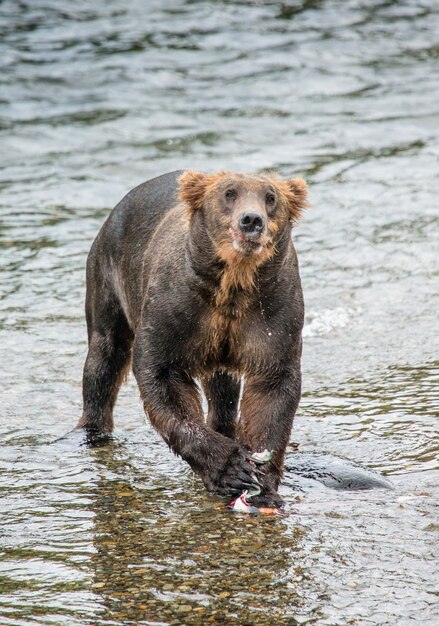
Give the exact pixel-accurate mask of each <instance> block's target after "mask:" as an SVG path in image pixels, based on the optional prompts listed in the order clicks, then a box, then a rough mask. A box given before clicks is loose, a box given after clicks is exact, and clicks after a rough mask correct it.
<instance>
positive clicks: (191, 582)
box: [91, 447, 312, 624]
mask: <svg viewBox="0 0 439 626" xmlns="http://www.w3.org/2000/svg"><path fill="white" fill-rule="evenodd" d="M93 457H94V460H95V462H96V463H97V465H98V473H99V475H100V477H99V480H98V482H97V485H96V497H95V500H94V502H93V504H92V507H91V508H92V510H93V511H94V513H95V517H94V541H93V543H94V547H95V553H94V555H93V556H92V559H91V566H92V571H93V584H92V589H93V590H94V591H96V593H98V594H100V595H101V597H102V603H103V606H104V607H105V612H104V614H103V615H102V616H101V619H103V620H104V621H105V620H109V621H111V620H118V621H120V620H122V621H124V620H142V623H143V621H145V622H146V623H150V622H151V623H152V622H154V623H156V622H160V623H161V622H164V623H187V624H201V623H204V622H205V620H207V621H214V622H215V623H236V624H254V623H258V624H272V623H278V624H291V623H293V622H294V620H295V617H296V615H300V614H302V612H303V610H304V600H303V592H302V591H301V586H302V585H301V581H302V580H303V579H304V578H309V575H310V574H309V572H304V571H303V569H302V566H301V556H300V551H301V543H302V541H303V534H304V529H303V527H301V526H300V525H297V524H294V522H293V523H292V524H291V520H290V523H287V522H286V521H285V520H283V519H276V518H269V517H267V518H261V517H248V516H245V515H243V516H240V515H233V514H231V513H227V512H225V509H224V504H222V503H220V502H217V503H214V502H210V503H209V502H206V496H205V494H204V492H203V490H202V489H201V488H200V487H198V488H197V487H195V486H194V484H193V483H191V482H190V481H189V480H186V481H185V483H183V484H181V483H179V484H178V485H175V487H174V489H173V488H172V485H171V484H170V481H169V480H168V481H167V482H168V485H167V487H166V488H165V487H164V486H163V481H159V480H154V479H151V477H149V479H148V485H147V486H145V485H144V486H143V487H142V488H139V487H138V486H135V485H134V484H133V482H132V481H130V480H127V479H126V476H127V474H133V476H135V475H136V474H138V469H136V468H133V467H127V464H126V459H125V458H124V457H123V454H120V450H119V451H118V449H117V448H114V447H109V448H101V449H97V450H94V451H93ZM109 474H111V478H109ZM145 482H146V481H145ZM194 495H195V497H196V502H195V503H194ZM310 584H311V586H312V583H310V580H308V581H307V583H306V585H307V587H308V586H310ZM207 618H209V619H207ZM175 620H177V621H175ZM178 620H180V621H178Z"/></svg>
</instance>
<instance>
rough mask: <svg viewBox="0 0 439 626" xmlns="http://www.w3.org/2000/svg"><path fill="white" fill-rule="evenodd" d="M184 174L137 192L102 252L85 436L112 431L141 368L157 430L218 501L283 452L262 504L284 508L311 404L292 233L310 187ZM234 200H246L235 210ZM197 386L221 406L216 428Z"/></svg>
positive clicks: (96, 252) (91, 273)
mask: <svg viewBox="0 0 439 626" xmlns="http://www.w3.org/2000/svg"><path fill="white" fill-rule="evenodd" d="M177 174H178V173H172V174H167V175H164V176H163V177H159V178H158V179H154V180H153V181H149V182H148V183H145V184H144V185H141V186H139V188H136V189H135V190H133V191H132V192H130V194H128V196H126V198H125V199H124V200H123V201H122V202H121V203H120V205H118V206H117V207H116V208H115V209H114V211H113V213H112V214H111V215H110V218H109V219H108V221H107V223H106V224H105V225H104V227H103V228H102V229H101V232H100V233H99V235H98V237H97V239H96V241H95V242H94V244H93V247H92V250H91V252H90V255H89V260H88V266H87V307H86V308H87V323H88V329H89V354H88V357H87V361H86V365H85V368H84V384H83V394H84V414H83V417H82V419H81V421H80V423H79V426H80V427H84V428H86V429H87V431H93V432H94V431H101V432H110V431H111V430H112V427H113V421H112V410H113V405H114V402H115V400H116V397H117V392H118V389H119V386H120V384H121V382H122V378H123V376H124V375H125V373H126V371H127V368H128V367H129V365H130V362H131V357H132V363H133V371H134V374H135V376H136V379H137V382H138V385H139V388H140V392H141V397H142V400H143V403H144V407H145V410H146V412H147V413H148V415H149V417H150V420H151V423H152V424H153V426H154V427H155V428H156V429H157V430H158V432H160V434H161V435H162V436H163V438H164V439H165V441H166V442H167V443H168V445H169V446H170V447H171V448H172V449H173V450H174V451H175V452H176V453H178V454H180V455H181V456H182V458H184V459H185V460H186V461H187V462H188V463H189V464H190V465H191V467H192V468H193V469H194V471H196V472H197V473H199V474H200V476H201V477H202V479H203V481H204V483H205V485H206V487H207V488H208V489H209V490H211V491H217V492H220V493H221V492H224V493H226V492H227V490H230V489H232V490H233V489H236V490H238V491H239V487H238V484H239V480H238V478H237V476H238V475H239V474H242V471H244V470H243V467H244V465H242V464H243V463H244V458H245V449H246V448H247V449H248V448H251V449H252V450H255V451H256V450H258V451H261V450H262V449H264V448H265V447H268V448H269V449H272V450H273V452H274V455H273V459H272V461H271V463H270V464H269V467H268V468H267V472H266V477H265V478H264V490H263V494H262V496H261V498H262V499H263V500H262V501H263V502H265V503H268V504H270V503H271V504H272V503H273V502H274V501H277V500H276V498H277V496H276V490H277V487H278V484H279V480H280V477H281V475H282V467H283V459H284V452H285V448H286V445H287V443H288V438H289V434H290V430H291V425H292V419H293V415H294V412H295V410H296V408H297V404H298V401H299V398H300V353H301V337H300V334H301V328H302V324H303V302H302V295H301V288H300V279H299V275H298V269H297V260H296V256H295V252H294V248H293V246H292V243H291V240H290V229H291V226H292V225H293V224H294V223H295V222H297V220H298V219H299V218H300V215H301V212H302V210H303V208H304V207H305V206H306V194H307V188H306V183H305V181H304V180H303V179H301V178H294V179H289V180H281V179H279V178H278V177H277V176H275V175H274V174H269V175H265V174H261V175H257V176H253V175H244V174H235V173H232V172H225V171H223V172H218V173H215V174H203V173H200V172H193V171H185V172H183V173H181V174H179V175H177ZM162 181H163V182H162ZM174 185H178V187H177V188H175V187H174ZM230 187H236V188H237V189H238V191H239V193H238V195H237V198H236V199H235V200H234V201H233V202H231V203H229V204H228V201H226V200H225V194H226V192H227V189H229V188H230ZM174 188H175V189H176V191H177V189H178V193H176V194H175V197H174V198H175V199H174V200H173V201H172V194H173V193H174V191H173V190H174ZM268 192H270V193H271V192H272V193H273V195H274V196H275V207H274V209H273V208H272V209H270V208H269V207H268V205H267V204H266V202H268V201H266V198H267V193H268ZM154 194H155V195H154ZM154 198H157V199H156V200H154ZM145 207H147V208H145ZM161 207H163V208H161ZM248 210H253V211H254V210H257V211H258V212H259V213H260V214H261V215H262V216H263V217H264V220H265V226H264V230H263V232H262V233H261V234H260V237H259V238H258V239H257V240H255V241H254V242H250V243H248V241H247V240H246V239H244V240H243V241H244V243H242V242H241V239H240V238H239V237H240V233H239V232H238V230H237V228H238V227H237V224H238V219H239V217H240V215H243V212H245V211H248ZM250 244H251V245H250ZM236 246H237V247H236ZM241 376H244V377H245V385H244V392H243V395H242V403H241V419H240V422H239V424H237V412H238V399H239V383H238V381H239V379H240V377H241ZM194 377H199V378H200V379H201V382H202V386H203V389H204V391H205V393H206V396H207V398H208V401H209V415H208V422H207V426H206V425H205V423H204V417H203V413H202V408H201V403H200V397H199V392H198V388H197V386H196V384H195V382H194ZM235 435H236V436H235ZM264 498H265V500H264Z"/></svg>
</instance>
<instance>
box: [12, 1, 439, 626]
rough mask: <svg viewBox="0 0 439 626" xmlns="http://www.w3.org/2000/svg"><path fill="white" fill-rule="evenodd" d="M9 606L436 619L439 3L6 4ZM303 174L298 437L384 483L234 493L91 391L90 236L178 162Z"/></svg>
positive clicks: (297, 619) (86, 616) (401, 621)
mask: <svg viewBox="0 0 439 626" xmlns="http://www.w3.org/2000/svg"><path fill="white" fill-rule="evenodd" d="M0 50H1V54H0V64H1V72H0V146H1V149H0V186H1V196H0V244H1V247H0V254H1V257H0V271H1V283H0V287H1V296H0V360H1V363H2V364H3V367H2V384H1V389H2V390H1V414H0V418H1V419H0V435H1V441H2V447H1V453H0V490H1V496H2V502H1V512H2V515H1V517H0V535H1V539H0V550H1V551H0V622H1V624H5V625H13V626H24V625H27V624H44V625H48V624H56V625H68V626H76V625H81V626H82V625H83V624H93V625H95V624H96V625H98V624H115V625H117V626H122V625H125V624H142V625H143V624H166V625H168V624H169V625H170V624H174V625H177V624H204V623H230V624H261V625H262V624H274V623H275V624H291V625H293V624H322V625H324V624H325V625H330V624H331V625H333V624H337V625H345V624H361V625H364V626H369V625H370V626H374V625H376V624H392V625H393V624H395V625H396V624H397V625H398V626H400V625H406V624H407V625H408V624H422V625H430V624H431V625H433V624H437V623H438V622H439V598H438V595H439V587H438V580H439V566H438V556H439V554H438V545H439V541H438V532H439V523H438V508H439V507H438V496H439V481H438V476H439V474H438V469H439V445H438V426H437V424H438V417H439V391H438V389H439V386H438V382H439V361H438V358H439V357H438V350H437V348H438V339H437V337H438V320H437V311H438V307H439V299H438V291H439V290H438V284H439V281H438V274H439V272H438V266H439V261H438V258H439V255H438V252H437V251H438V236H439V214H438V204H437V197H438V192H439V177H438V168H437V165H438V156H439V148H438V145H439V144H438V136H439V132H438V127H439V105H438V102H439V89H438V87H439V72H438V50H439V14H438V9H437V7H436V5H435V3H432V2H419V1H417V2H415V1H414V0H410V1H402V2H390V1H389V2H378V1H377V0H372V1H369V2H354V1H353V0H352V1H349V0H348V1H346V2H335V1H330V0H328V1H326V2H325V1H323V0H321V1H319V0H315V1H312V0H310V1H302V2H299V1H297V2H292V1H291V2H289V1H288V2H270V1H268V2H261V3H258V2H250V1H248V2H246V1H242V2H196V3H195V2H190V1H187V2H183V1H177V0H175V1H173V2H168V3H163V2H158V1H157V2H154V1H149V2H148V3H144V2H140V0H132V1H131V2H129V3H126V2H122V1H121V0H113V1H112V2H104V1H103V0H95V1H94V2H92V3H90V2H84V1H82V0H78V1H76V2H75V3H67V2H61V1H60V0H56V1H55V0H52V1H49V0H39V1H38V2H32V1H31V0H28V1H23V0H21V1H19V2H17V1H12V0H6V1H3V2H1V3H0ZM184 167H191V168H200V169H205V170H214V169H217V168H224V167H227V168H230V169H235V170H243V171H256V170H258V169H261V168H267V169H270V168H274V169H276V170H277V171H278V172H279V173H280V174H281V175H283V176H288V175H291V174H293V173H294V174H297V173H300V174H303V175H305V176H306V177H307V178H308V180H309V183H310V189H311V203H312V205H313V206H312V209H310V210H309V211H308V212H307V214H306V215H305V217H304V219H303V221H302V223H301V224H300V226H298V228H297V229H296V231H295V233H294V240H295V243H296V247H297V249H298V253H299V258H300V263H301V274H302V281H303V286H304V292H305V299H306V305H307V321H306V327H305V331H304V360H303V373H304V395H303V399H302V403H301V406H300V409H299V412H298V414H297V418H296V422H295V429H294V431H293V436H292V438H293V440H294V441H297V442H299V444H300V449H301V450H303V451H305V452H307V451H315V452H325V453H330V454H336V455H341V456H344V457H348V458H350V459H353V460H355V461H357V462H360V463H363V464H364V465H365V466H368V467H370V468H373V469H375V470H377V471H379V472H382V473H383V474H385V475H386V476H387V478H389V479H390V480H391V481H392V483H393V485H394V487H395V490H394V491H382V490H373V491H368V492H343V491H335V490H332V489H328V488H325V487H324V486H322V485H315V486H310V487H309V488H308V489H307V490H305V492H302V493H297V491H296V490H295V489H294V488H293V483H294V481H293V480H292V478H293V477H291V476H289V475H288V474H287V476H286V479H285V484H284V486H283V488H282V489H283V494H284V496H285V498H286V499H287V501H288V505H289V510H290V514H289V515H288V516H286V517H283V518H276V519H272V518H262V517H258V518H253V517H251V518H246V517H239V516H234V515H232V514H229V513H227V512H225V511H224V509H223V506H222V504H221V503H219V502H218V501H216V500H215V499H214V498H211V497H209V496H207V495H206V493H205V492H204V490H203V488H202V487H201V485H200V482H199V481H198V480H197V479H195V478H194V477H193V476H192V474H191V472H190V471H189V470H188V468H187V467H186V466H185V465H184V464H183V463H182V462H180V461H179V460H178V459H177V458H175V457H173V456H172V455H171V454H170V453H169V452H168V451H167V450H166V448H165V446H164V444H163V443H162V442H161V440H160V439H159V438H158V437H157V436H156V435H155V434H154V433H153V432H152V430H151V428H150V426H149V425H148V424H147V423H146V422H145V420H144V418H143V415H142V410H141V406H140V402H139V400H138V393H137V391H136V388H135V385H134V383H133V381H132V380H130V381H129V382H128V385H127V386H126V387H125V388H123V390H122V392H121V395H120V399H119V402H118V406H117V411H116V424H117V428H116V440H115V442H114V443H113V444H111V445H110V446H108V447H105V448H99V449H95V450H90V449H87V448H84V447H81V446H79V445H78V442H77V441H75V440H74V439H73V440H67V441H58V442H56V443H51V442H53V441H54V440H56V438H57V437H59V436H61V435H63V434H64V433H65V432H66V431H68V430H69V429H70V428H71V427H72V426H73V425H74V424H75V422H76V420H77V419H78V417H79V415H80V411H81V369H82V364H83V361H84V358H85V353H86V333H85V325H84V316H83V299H84V266H85V259H86V254H87V251H88V249H89V247H90V244H91V242H92V240H93V238H94V236H95V234H96V233H97V230H98V229H99V226H100V224H101V223H102V221H103V220H104V218H105V216H106V215H107V214H108V211H109V210H110V208H111V207H112V206H113V205H114V204H115V203H116V202H117V201H118V200H119V199H120V198H121V197H122V196H123V195H124V194H125V193H126V191H128V190H129V189H130V188H131V187H133V186H134V185H136V184H137V183H139V182H141V181H143V180H146V179H148V178H150V177H152V176H155V175H158V174H161V173H163V172H166V171H170V170H174V169H177V168H184Z"/></svg>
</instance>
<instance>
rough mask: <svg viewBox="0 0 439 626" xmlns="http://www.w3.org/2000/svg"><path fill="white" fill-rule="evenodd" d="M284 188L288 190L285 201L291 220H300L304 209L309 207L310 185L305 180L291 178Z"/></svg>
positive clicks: (284, 182) (284, 183) (284, 184)
mask: <svg viewBox="0 0 439 626" xmlns="http://www.w3.org/2000/svg"><path fill="white" fill-rule="evenodd" d="M282 182H283V186H284V189H286V193H285V194H284V195H285V199H286V201H287V204H288V210H289V213H290V218H291V219H292V220H294V221H297V220H299V219H300V216H301V215H302V209H305V208H306V207H307V206H308V202H307V199H308V185H307V184H306V181H305V180H304V179H303V178H300V177H299V178H289V179H288V180H284V181H282Z"/></svg>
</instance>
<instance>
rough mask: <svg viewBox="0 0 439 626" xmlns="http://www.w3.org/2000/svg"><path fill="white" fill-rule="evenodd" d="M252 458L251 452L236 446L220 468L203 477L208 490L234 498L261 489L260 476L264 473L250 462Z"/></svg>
mask: <svg viewBox="0 0 439 626" xmlns="http://www.w3.org/2000/svg"><path fill="white" fill-rule="evenodd" d="M250 456H251V451H249V450H247V449H246V448H244V447H242V446H238V445H235V446H234V447H233V449H232V451H231V452H230V453H229V454H228V455H225V460H223V461H222V463H221V464H220V466H219V467H218V466H216V467H214V468H213V469H211V470H210V471H207V472H206V473H205V475H204V476H202V478H203V482H204V485H205V487H206V489H207V490H208V491H211V492H213V493H216V494H218V495H221V496H233V495H236V494H238V495H240V494H241V493H242V492H243V491H245V490H252V489H257V488H260V487H261V485H260V483H259V480H258V476H261V474H262V472H261V471H260V470H259V469H258V468H257V467H256V466H255V464H254V463H252V462H251V461H250Z"/></svg>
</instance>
